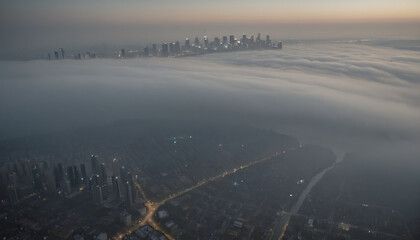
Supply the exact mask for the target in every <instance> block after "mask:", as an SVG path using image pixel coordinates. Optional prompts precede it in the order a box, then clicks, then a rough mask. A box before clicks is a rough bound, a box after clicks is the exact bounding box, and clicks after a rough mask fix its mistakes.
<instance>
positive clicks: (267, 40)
mask: <svg viewBox="0 0 420 240" xmlns="http://www.w3.org/2000/svg"><path fill="white" fill-rule="evenodd" d="M265 44H267V46H268V45H271V40H270V35H267V37H266V38H265Z"/></svg>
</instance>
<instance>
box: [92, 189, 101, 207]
mask: <svg viewBox="0 0 420 240" xmlns="http://www.w3.org/2000/svg"><path fill="white" fill-rule="evenodd" d="M92 199H93V202H94V203H95V204H102V203H103V196H102V187H101V186H99V185H96V186H94V187H93V191H92Z"/></svg>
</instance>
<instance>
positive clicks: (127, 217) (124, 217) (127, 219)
mask: <svg viewBox="0 0 420 240" xmlns="http://www.w3.org/2000/svg"><path fill="white" fill-rule="evenodd" d="M120 221H121V223H122V224H124V226H126V227H128V226H130V225H131V214H129V213H128V212H127V211H123V212H120Z"/></svg>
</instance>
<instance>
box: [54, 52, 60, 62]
mask: <svg viewBox="0 0 420 240" xmlns="http://www.w3.org/2000/svg"><path fill="white" fill-rule="evenodd" d="M54 57H55V60H58V58H59V56H58V52H57V51H54Z"/></svg>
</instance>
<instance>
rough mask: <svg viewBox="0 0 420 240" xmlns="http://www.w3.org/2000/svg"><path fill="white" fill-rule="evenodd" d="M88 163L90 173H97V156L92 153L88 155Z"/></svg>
mask: <svg viewBox="0 0 420 240" xmlns="http://www.w3.org/2000/svg"><path fill="white" fill-rule="evenodd" d="M90 164H91V169H92V175H95V174H98V173H99V162H98V156H96V155H92V156H91V157H90Z"/></svg>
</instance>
